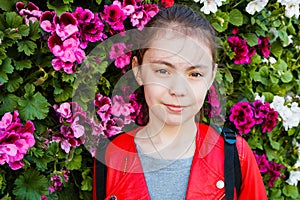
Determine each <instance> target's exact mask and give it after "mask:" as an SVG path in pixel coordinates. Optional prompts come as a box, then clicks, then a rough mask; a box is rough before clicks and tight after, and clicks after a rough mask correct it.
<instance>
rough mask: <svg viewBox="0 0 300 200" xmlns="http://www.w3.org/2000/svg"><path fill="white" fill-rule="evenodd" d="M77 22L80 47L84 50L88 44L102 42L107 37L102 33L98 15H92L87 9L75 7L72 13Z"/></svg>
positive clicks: (102, 29)
mask: <svg viewBox="0 0 300 200" xmlns="http://www.w3.org/2000/svg"><path fill="white" fill-rule="evenodd" d="M72 14H73V15H74V16H75V18H76V19H77V21H78V27H79V38H80V41H81V44H80V47H81V48H83V49H85V48H86V47H87V44H88V42H97V41H103V40H104V39H105V38H107V36H106V35H105V34H104V33H103V31H104V24H103V22H102V21H101V20H100V19H99V17H98V14H93V13H92V11H90V10H89V9H83V8H81V7H77V8H76V10H75V11H74V12H73V13H72Z"/></svg>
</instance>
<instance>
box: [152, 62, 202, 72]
mask: <svg viewBox="0 0 300 200" xmlns="http://www.w3.org/2000/svg"><path fill="white" fill-rule="evenodd" d="M150 63H154V64H163V65H166V66H168V67H170V68H173V69H175V68H176V67H175V66H174V65H173V64H172V63H169V62H167V61H164V60H150ZM199 68H200V69H201V68H202V69H205V68H208V67H207V66H205V65H192V66H189V67H188V69H187V70H193V69H199Z"/></svg>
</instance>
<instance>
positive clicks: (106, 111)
mask: <svg viewBox="0 0 300 200" xmlns="http://www.w3.org/2000/svg"><path fill="white" fill-rule="evenodd" d="M94 105H95V106H96V108H97V113H98V115H99V116H100V117H101V120H102V121H107V120H108V119H109V118H110V116H111V100H110V98H108V97H105V96H103V95H101V94H96V98H95V100H94Z"/></svg>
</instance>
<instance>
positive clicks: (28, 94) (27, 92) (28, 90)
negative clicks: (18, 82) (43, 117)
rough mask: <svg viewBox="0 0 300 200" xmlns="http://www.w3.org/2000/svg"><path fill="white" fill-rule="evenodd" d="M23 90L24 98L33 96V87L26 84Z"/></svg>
mask: <svg viewBox="0 0 300 200" xmlns="http://www.w3.org/2000/svg"><path fill="white" fill-rule="evenodd" d="M24 89H25V95H24V97H25V98H30V97H31V96H33V94H34V91H35V87H34V85H32V84H29V83H27V84H26V85H25V87H24Z"/></svg>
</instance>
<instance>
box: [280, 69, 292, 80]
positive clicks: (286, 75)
mask: <svg viewBox="0 0 300 200" xmlns="http://www.w3.org/2000/svg"><path fill="white" fill-rule="evenodd" d="M281 80H282V82H284V83H289V82H291V81H292V80H293V74H292V72H290V71H286V72H284V74H283V75H282V76H281Z"/></svg>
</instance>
